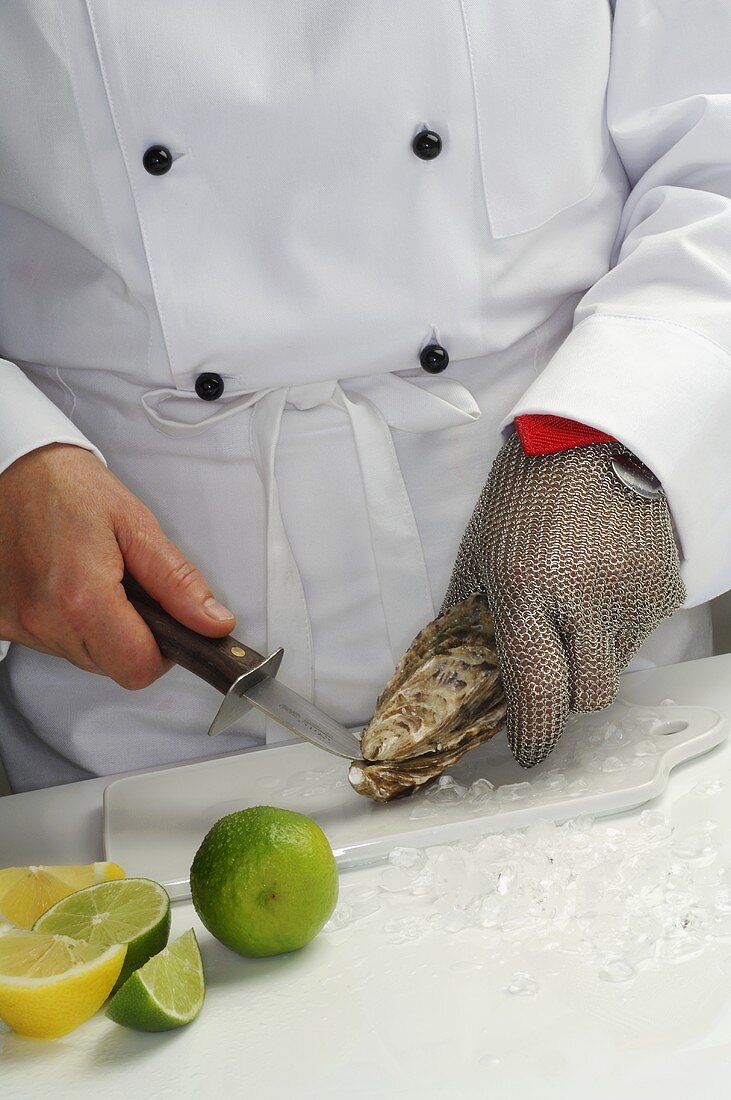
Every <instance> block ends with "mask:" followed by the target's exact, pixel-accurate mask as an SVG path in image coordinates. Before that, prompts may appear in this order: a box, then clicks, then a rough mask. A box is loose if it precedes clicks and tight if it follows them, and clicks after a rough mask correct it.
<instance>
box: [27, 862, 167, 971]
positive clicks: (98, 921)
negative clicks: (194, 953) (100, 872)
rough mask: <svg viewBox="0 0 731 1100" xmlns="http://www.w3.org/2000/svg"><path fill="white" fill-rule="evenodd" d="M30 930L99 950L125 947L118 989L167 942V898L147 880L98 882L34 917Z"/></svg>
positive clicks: (153, 883)
mask: <svg viewBox="0 0 731 1100" xmlns="http://www.w3.org/2000/svg"><path fill="white" fill-rule="evenodd" d="M33 931H34V932H46V933H51V934H55V935H61V936H71V938H72V939H75V940H84V941H85V942H86V943H91V944H95V945H97V946H99V947H110V946H111V945H112V944H113V943H124V944H127V958H126V959H125V962H124V966H123V968H122V973H121V974H120V975H119V981H118V982H117V985H118V986H119V985H122V983H123V982H125V981H126V980H127V978H128V977H129V976H130V974H131V973H132V971H133V970H137V969H138V967H140V966H142V965H143V964H144V963H146V962H147V960H148V959H150V958H152V956H153V955H157V953H158V951H162V949H163V947H164V946H165V944H166V943H167V942H168V935H169V933H170V898H169V897H168V894H167V891H166V890H165V889H164V887H162V886H160V885H159V883H157V882H152V880H151V879H148V878H124V879H120V880H119V881H118V882H100V883H98V884H97V885H96V886H87V888H86V889H85V890H78V891H77V892H76V893H75V894H71V895H70V896H69V897H67V898H62V899H61V901H57V902H56V904H55V905H54V906H52V907H51V908H50V909H48V910H47V911H46V912H45V913H43V915H42V916H40V917H39V918H38V920H37V921H36V923H35V924H34V925H33Z"/></svg>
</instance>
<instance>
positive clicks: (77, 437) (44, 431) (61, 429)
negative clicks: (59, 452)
mask: <svg viewBox="0 0 731 1100" xmlns="http://www.w3.org/2000/svg"><path fill="white" fill-rule="evenodd" d="M0 394H2V401H0V474H2V473H3V472H4V471H5V470H7V468H8V466H12V464H13V462H15V461H16V460H17V459H19V458H22V456H23V455H25V454H28V453H29V452H30V451H35V450H37V449H38V448H39V447H46V446H47V445H48V444H49V443H70V444H72V445H74V446H76V447H84V448H85V449H86V450H87V451H91V452H92V453H93V454H95V455H96V457H97V458H98V459H99V460H100V461H101V462H104V456H103V455H102V454H101V452H100V451H99V450H98V449H97V448H96V447H95V446H94V444H93V443H91V442H90V441H89V440H88V439H87V438H86V436H85V435H83V434H82V432H80V431H79V429H78V428H77V427H76V425H75V424H73V423H72V422H71V421H70V420H69V418H68V417H67V416H64V414H63V413H62V412H61V410H60V409H59V408H58V407H57V406H56V405H54V403H53V402H52V401H51V400H50V399H49V398H48V397H46V395H45V394H44V393H41V391H40V390H39V389H38V388H37V387H36V386H34V385H33V383H32V382H30V381H29V379H28V378H26V376H25V375H24V374H23V372H22V370H20V368H19V367H17V366H16V365H15V364H14V363H9V362H8V361H7V360H6V359H0Z"/></svg>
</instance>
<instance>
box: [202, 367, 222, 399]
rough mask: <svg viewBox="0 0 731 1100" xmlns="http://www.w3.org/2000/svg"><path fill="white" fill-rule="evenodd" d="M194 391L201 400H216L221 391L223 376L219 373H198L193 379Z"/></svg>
mask: <svg viewBox="0 0 731 1100" xmlns="http://www.w3.org/2000/svg"><path fill="white" fill-rule="evenodd" d="M195 392H196V393H197V394H198V396H199V397H200V399H201V401H217V400H218V398H219V397H220V396H221V394H222V393H223V378H221V375H220V374H211V373H210V372H208V371H206V372H205V374H199V375H198V377H197V378H196V380H195Z"/></svg>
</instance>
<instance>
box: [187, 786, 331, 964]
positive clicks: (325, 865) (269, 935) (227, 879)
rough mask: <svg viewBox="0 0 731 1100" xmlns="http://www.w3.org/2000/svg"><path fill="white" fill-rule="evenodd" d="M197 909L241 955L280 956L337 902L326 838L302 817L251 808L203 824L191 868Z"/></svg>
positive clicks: (300, 942)
mask: <svg viewBox="0 0 731 1100" xmlns="http://www.w3.org/2000/svg"><path fill="white" fill-rule="evenodd" d="M190 890H191V894H192V897H193V905H194V906H195V909H196V912H197V914H198V916H199V917H200V919H201V920H202V922H203V924H204V925H205V926H206V928H207V929H208V931H209V932H210V933H211V934H212V935H214V936H215V937H216V939H217V940H220V941H221V943H224V944H225V945H226V947H230V948H231V950H232V951H237V952H238V953H239V954H240V955H250V956H262V955H279V954H281V953H282V952H284V951H296V950H297V949H298V948H300V947H304V945H305V944H306V943H309V942H310V940H312V939H314V937H315V936H316V935H317V933H318V932H319V931H320V929H321V928H322V927H323V925H324V924H325V922H326V921H327V919H328V917H329V916H330V914H331V913H332V911H333V909H334V908H335V903H336V902H337V900H338V869H337V865H336V863H335V857H334V856H333V853H332V848H331V847H330V844H329V842H328V839H327V837H326V836H325V834H324V833H323V831H322V829H321V828H320V826H319V825H317V824H316V823H315V822H314V821H311V820H310V818H309V817H305V816H304V815H303V814H298V813H294V812H293V811H292V810H281V809H278V808H277V807H275V806H251V807H249V809H247V810H239V811H238V812H237V813H233V814H228V815H227V816H226V817H222V818H221V820H220V821H217V822H216V824H215V825H214V826H213V827H212V828H211V829H210V831H209V832H208V833H207V834H206V836H205V837H204V839H203V843H202V844H201V846H200V848H199V849H198V851H197V852H196V854H195V857H194V859H193V864H192V866H191V868H190Z"/></svg>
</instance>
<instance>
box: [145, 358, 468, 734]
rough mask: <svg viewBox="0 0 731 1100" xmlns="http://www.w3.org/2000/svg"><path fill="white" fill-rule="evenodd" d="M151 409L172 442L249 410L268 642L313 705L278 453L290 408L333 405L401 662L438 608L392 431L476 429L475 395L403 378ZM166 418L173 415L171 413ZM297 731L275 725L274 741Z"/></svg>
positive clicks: (437, 381) (161, 402)
mask: <svg viewBox="0 0 731 1100" xmlns="http://www.w3.org/2000/svg"><path fill="white" fill-rule="evenodd" d="M142 405H143V408H144V410H145V413H146V415H147V417H148V419H149V420H150V422H151V423H152V424H154V426H155V427H156V428H157V429H158V430H159V431H161V432H163V433H165V434H166V435H170V436H177V437H182V436H192V435H200V434H201V433H202V432H204V431H206V430H207V429H208V428H209V427H210V426H211V425H213V424H217V423H220V422H221V421H223V420H227V419H229V418H230V417H232V416H236V415H237V414H239V413H241V412H243V411H244V410H246V409H251V410H252V415H251V418H250V421H249V438H250V447H251V454H252V457H253V460H254V463H255V465H256V469H257V472H258V474H259V477H260V479H261V483H262V486H263V488H264V494H265V499H266V509H267V520H266V522H267V530H266V547H267V592H266V610H267V641H268V645H269V648H271V647H272V646H274V645H281V646H283V647H284V660H283V662H282V668H281V673H280V676H281V679H282V680H283V682H285V683H286V684H288V686H289V687H291V688H293V690H295V691H298V692H299V693H300V694H301V695H304V696H305V697H306V698H307V699H310V700H312V699H313V695H314V648H313V643H312V627H311V624H310V616H309V612H308V609H307V601H306V599H305V592H304V587H303V584H302V578H301V576H300V572H299V569H298V567H297V562H296V560H295V557H294V552H293V550H292V546H291V544H290V541H289V538H288V536H287V531H286V528H285V525H284V520H283V518H282V513H281V509H280V506H279V489H278V486H277V479H276V470H275V466H276V452H277V444H278V442H279V435H280V431H281V424H282V416H283V414H284V410H285V408H293V409H297V410H300V411H305V410H307V409H313V408H316V407H317V406H319V405H332V406H333V407H335V408H340V409H342V410H343V411H345V412H346V413H347V415H348V418H349V420H350V425H351V430H352V433H353V440H354V443H355V448H356V454H357V457H358V464H359V467H360V475H361V481H362V485H363V493H364V497H365V502H366V508H367V510H368V523H369V527H370V533H371V546H372V550H373V558H374V562H375V567H376V572H377V576H378V582H379V589H380V593H381V601H382V604H383V615H384V619H385V623H386V630H387V634H388V639H389V645H390V648H391V655H392V659H393V663H394V665H395V664H396V663H397V661H398V660H399V659H400V658H401V656H402V655H403V652H404V650H405V648H406V646H407V645H408V643H409V642H410V641H411V638H412V637H413V636H414V634H415V633H416V632H417V631H418V630H419V629H420V628H421V627H422V626H424V624H425V623H426V622H428V621H429V619H432V618H433V617H434V613H435V608H434V602H433V599H432V595H431V586H430V584H429V576H428V573H427V567H426V561H425V558H424V550H423V547H422V544H421V538H420V536H419V531H418V527H417V524H416V518H415V516H414V512H413V509H412V507H411V503H410V501H409V496H408V493H407V490H406V485H405V484H404V479H403V475H402V473H401V468H400V466H399V462H398V457H397V455H396V449H395V447H394V442H393V436H392V434H391V429H393V428H396V429H398V430H399V431H406V432H418V433H421V432H431V431H441V430H442V429H444V428H453V427H458V426H460V425H463V424H470V423H473V422H474V421H475V420H477V419H478V418H479V416H480V410H479V407H478V405H477V402H476V401H475V399H474V397H473V396H472V394H471V393H470V391H469V390H468V389H467V388H466V387H465V386H463V385H462V384H461V383H459V382H455V381H452V380H451V379H442V378H435V377H433V376H431V375H430V376H424V377H419V378H418V379H416V378H405V377H403V376H402V375H397V374H382V375H374V376H369V377H366V378H354V379H348V380H344V381H342V382H338V381H334V382H333V381H331V382H313V383H309V384H305V385H300V386H279V387H272V388H270V389H263V390H257V391H254V392H249V393H243V394H239V395H238V396H236V397H234V398H231V399H230V400H229V401H228V402H227V403H226V406H225V407H224V408H220V407H219V408H217V409H215V410H212V411H208V412H204V415H203V416H201V411H203V410H201V401H200V399H199V398H198V397H197V395H196V394H195V393H193V392H191V391H182V390H176V389H172V388H165V389H157V390H151V391H149V392H148V393H145V394H144V395H143V397H142ZM163 408H164V410H165V412H164V413H163V411H162V409H163ZM290 739H291V734H289V733H288V731H286V730H283V729H282V728H281V727H279V726H277V725H276V724H275V723H273V722H270V721H267V732H266V741H267V744H271V743H273V742H275V741H283V740H290Z"/></svg>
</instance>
